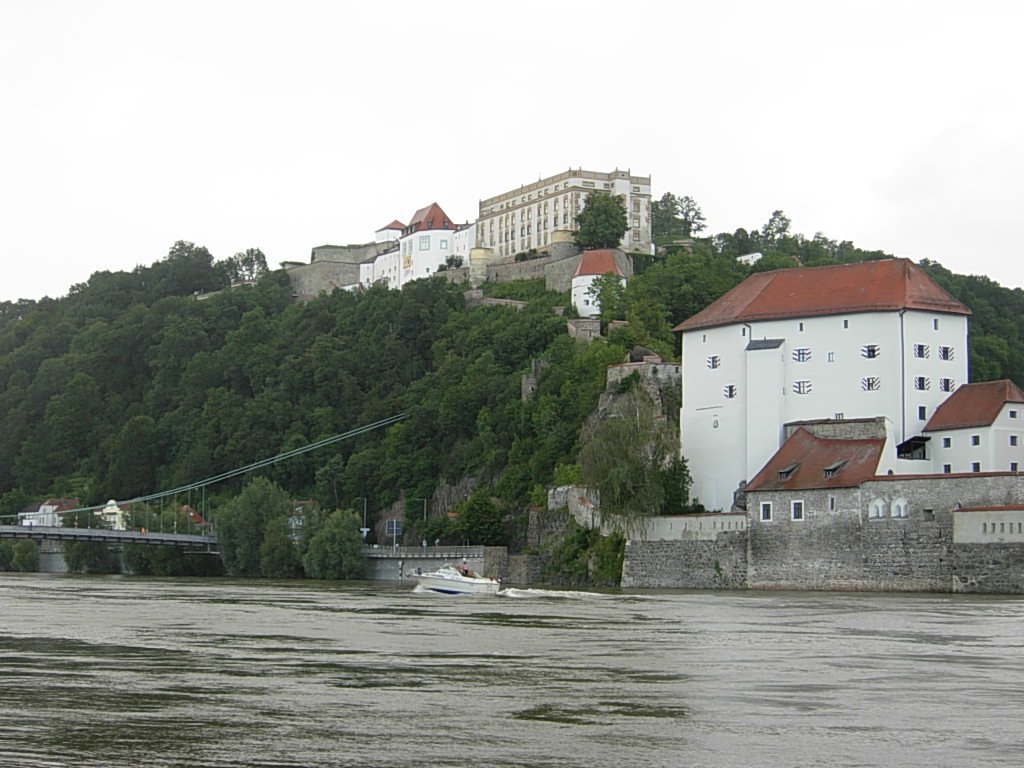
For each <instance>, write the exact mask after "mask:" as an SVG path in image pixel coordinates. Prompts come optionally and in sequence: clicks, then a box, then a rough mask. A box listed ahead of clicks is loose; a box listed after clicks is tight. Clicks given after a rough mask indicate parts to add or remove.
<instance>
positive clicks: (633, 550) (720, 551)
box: [622, 531, 747, 589]
mask: <svg viewBox="0 0 1024 768" xmlns="http://www.w3.org/2000/svg"><path fill="white" fill-rule="evenodd" d="M622 586H623V587H626V588H631V587H633V588H635V587H653V588H662V589H744V588H745V587H746V586H747V537H746V533H745V532H743V531H734V532H726V533H721V534H719V535H718V536H717V537H716V538H715V539H714V540H711V541H709V540H700V541H629V542H627V543H626V556H625V559H624V561H623V565H622Z"/></svg>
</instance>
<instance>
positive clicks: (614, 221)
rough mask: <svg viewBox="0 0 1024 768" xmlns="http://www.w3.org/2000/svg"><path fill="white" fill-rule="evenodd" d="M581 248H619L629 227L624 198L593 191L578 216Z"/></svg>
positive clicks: (577, 242) (579, 244) (577, 233)
mask: <svg viewBox="0 0 1024 768" xmlns="http://www.w3.org/2000/svg"><path fill="white" fill-rule="evenodd" d="M576 223H577V224H578V225H579V229H578V230H577V232H576V244H577V245H578V246H579V247H580V248H617V247H618V245H619V243H620V242H622V236H623V235H625V234H626V230H627V229H628V228H629V219H628V218H627V217H626V208H625V206H624V205H623V204H622V199H621V198H619V197H617V196H614V195H610V194H608V193H607V192H591V193H590V195H588V196H587V199H586V201H585V202H584V203H583V210H582V211H580V213H579V215H578V216H576Z"/></svg>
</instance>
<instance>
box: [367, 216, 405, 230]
mask: <svg viewBox="0 0 1024 768" xmlns="http://www.w3.org/2000/svg"><path fill="white" fill-rule="evenodd" d="M381 229H405V224H403V223H402V222H400V221H399V220H398V219H395V220H394V221H392V222H391V223H390V224H385V225H384V226H383V227H380V228H379V229H376V230H374V231H375V232H380V230H381Z"/></svg>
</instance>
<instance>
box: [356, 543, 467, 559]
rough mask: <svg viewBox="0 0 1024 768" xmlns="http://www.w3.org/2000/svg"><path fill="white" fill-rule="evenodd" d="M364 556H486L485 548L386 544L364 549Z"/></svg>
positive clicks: (460, 557) (409, 557) (456, 557)
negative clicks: (391, 545) (394, 545)
mask: <svg viewBox="0 0 1024 768" xmlns="http://www.w3.org/2000/svg"><path fill="white" fill-rule="evenodd" d="M363 554H364V555H366V556H367V557H376V558H401V559H403V560H409V559H412V558H424V557H429V558H434V559H437V560H453V561H454V560H461V559H462V558H464V557H465V558H467V559H468V558H471V557H474V558H480V557H483V556H484V547H483V546H479V545H478V546H469V547H390V546H387V545H385V544H379V545H377V546H367V547H363Z"/></svg>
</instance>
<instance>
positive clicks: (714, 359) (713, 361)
mask: <svg viewBox="0 0 1024 768" xmlns="http://www.w3.org/2000/svg"><path fill="white" fill-rule="evenodd" d="M721 364H722V360H721V358H720V357H719V356H718V355H711V356H710V357H709V358H708V368H717V367H718V366H719V365H721Z"/></svg>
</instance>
